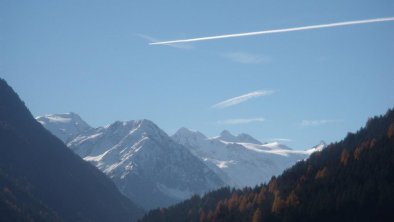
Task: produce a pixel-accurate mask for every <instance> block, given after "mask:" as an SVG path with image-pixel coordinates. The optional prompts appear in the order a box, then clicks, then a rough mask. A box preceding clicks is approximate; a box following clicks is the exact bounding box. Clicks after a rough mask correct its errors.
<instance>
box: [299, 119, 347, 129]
mask: <svg viewBox="0 0 394 222" xmlns="http://www.w3.org/2000/svg"><path fill="white" fill-rule="evenodd" d="M336 122H340V120H334V119H321V120H302V121H301V123H300V126H302V127H307V126H320V125H325V124H329V123H336Z"/></svg>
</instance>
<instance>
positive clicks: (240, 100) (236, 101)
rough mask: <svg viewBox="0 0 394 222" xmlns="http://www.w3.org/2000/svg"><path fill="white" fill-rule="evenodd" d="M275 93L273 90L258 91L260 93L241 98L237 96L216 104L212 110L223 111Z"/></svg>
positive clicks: (255, 92) (256, 92)
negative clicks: (222, 109)
mask: <svg viewBox="0 0 394 222" xmlns="http://www.w3.org/2000/svg"><path fill="white" fill-rule="evenodd" d="M274 92H275V91H272V90H265V91H264V90H258V91H254V92H251V93H247V94H244V95H241V96H237V97H234V98H231V99H227V100H224V101H222V102H219V103H216V104H215V105H213V106H212V108H216V109H221V108H226V107H229V106H234V105H237V104H240V103H243V102H246V101H248V100H250V99H252V98H256V97H260V96H267V95H271V94H272V93H274Z"/></svg>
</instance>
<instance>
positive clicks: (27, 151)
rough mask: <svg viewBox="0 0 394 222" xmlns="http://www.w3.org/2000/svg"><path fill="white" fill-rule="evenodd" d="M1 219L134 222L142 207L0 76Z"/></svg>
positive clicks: (139, 215) (140, 213)
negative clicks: (48, 126) (47, 124)
mask: <svg viewBox="0 0 394 222" xmlns="http://www.w3.org/2000/svg"><path fill="white" fill-rule="evenodd" d="M0 190H1V191H2V192H1V195H0V208H1V210H0V211H1V213H0V221H135V220H137V219H138V218H139V217H141V216H142V214H143V211H142V210H141V209H140V208H138V207H137V206H136V205H135V204H133V203H132V202H131V201H130V200H128V199H127V198H126V197H124V196H123V195H122V194H121V193H120V192H119V191H118V190H117V189H116V187H115V185H114V183H113V182H112V181H111V180H110V179H109V178H108V177H106V176H105V175H104V174H103V173H102V172H100V171H99V170H98V169H97V168H95V167H93V166H91V165H90V164H88V163H86V162H85V161H83V160H82V159H81V158H80V157H78V156H77V155H75V154H74V153H73V152H72V151H71V150H70V149H69V148H67V147H66V146H65V145H64V143H62V141H60V140H59V139H58V138H56V137H55V136H53V135H52V134H51V133H49V132H48V131H47V130H45V128H44V127H43V126H42V125H41V124H39V123H38V122H37V121H36V120H35V119H34V118H33V116H32V115H31V113H30V112H29V110H28V109H27V108H26V107H25V105H24V103H23V102H22V101H21V100H20V99H19V97H18V95H17V94H16V93H15V92H14V91H13V90H12V89H11V87H9V86H8V85H7V83H6V82H5V81H4V80H2V79H0Z"/></svg>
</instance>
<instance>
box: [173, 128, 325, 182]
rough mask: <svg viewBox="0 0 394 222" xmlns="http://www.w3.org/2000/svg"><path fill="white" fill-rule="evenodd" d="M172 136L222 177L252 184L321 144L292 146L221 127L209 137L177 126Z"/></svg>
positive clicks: (269, 176)
mask: <svg viewBox="0 0 394 222" xmlns="http://www.w3.org/2000/svg"><path fill="white" fill-rule="evenodd" d="M172 138H173V139H174V141H176V142H178V143H180V144H182V145H184V146H185V147H187V148H188V149H189V150H190V151H191V152H192V153H193V154H194V155H195V156H197V157H199V158H200V159H201V160H202V161H204V163H205V164H206V165H207V166H208V167H209V168H210V169H211V170H213V171H214V172H216V173H217V174H218V175H219V176H220V177H221V178H222V180H224V181H225V182H226V183H227V184H229V185H231V186H235V187H244V186H255V185H258V184H260V183H263V182H267V181H268V180H269V179H270V178H271V177H272V176H274V175H278V174H280V173H282V172H283V170H285V169H287V168H288V167H290V166H292V165H294V164H295V163H296V162H297V161H299V160H302V159H305V158H307V157H308V156H309V155H310V154H311V153H313V152H314V151H316V150H321V149H322V148H323V147H324V146H325V145H320V146H317V147H315V148H312V149H308V150H292V149H290V148H288V147H287V146H285V145H282V144H280V143H278V142H273V143H266V144H262V143H261V142H260V141H258V140H256V139H254V138H253V137H252V136H250V135H247V134H240V135H238V136H234V135H232V134H231V133H230V132H229V131H227V130H225V131H223V132H222V133H221V134H220V136H218V137H213V138H208V137H206V136H204V135H203V134H202V133H200V132H198V131H191V130H188V129H186V128H181V129H179V130H178V131H177V132H176V133H175V134H174V135H173V136H172Z"/></svg>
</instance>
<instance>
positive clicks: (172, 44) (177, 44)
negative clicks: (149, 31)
mask: <svg viewBox="0 0 394 222" xmlns="http://www.w3.org/2000/svg"><path fill="white" fill-rule="evenodd" d="M136 35H137V36H138V37H140V38H143V39H145V40H148V41H149V42H158V41H160V40H158V39H156V38H153V37H152V36H149V35H144V34H136ZM165 45H168V46H170V47H173V48H177V49H193V48H194V47H193V46H191V45H187V44H184V43H168V44H165Z"/></svg>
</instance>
